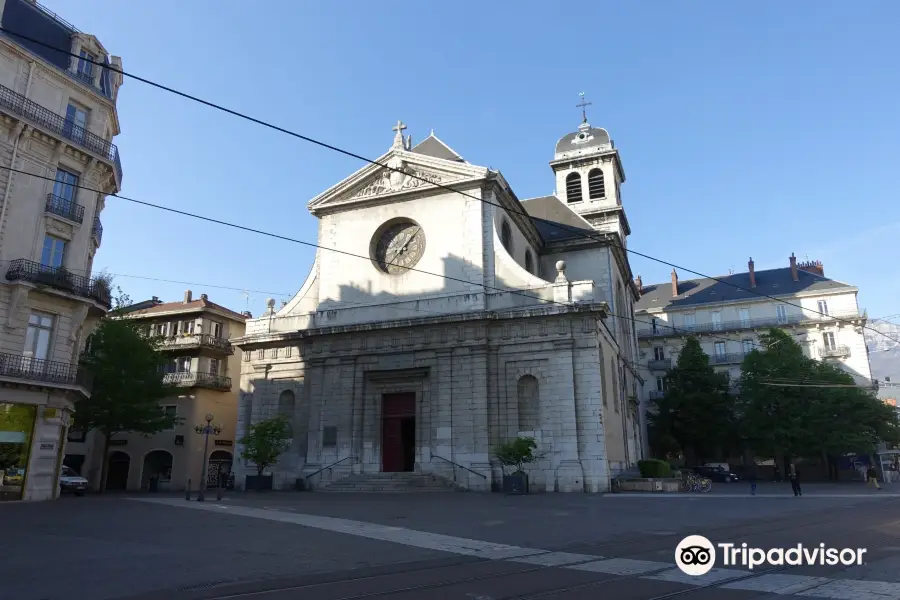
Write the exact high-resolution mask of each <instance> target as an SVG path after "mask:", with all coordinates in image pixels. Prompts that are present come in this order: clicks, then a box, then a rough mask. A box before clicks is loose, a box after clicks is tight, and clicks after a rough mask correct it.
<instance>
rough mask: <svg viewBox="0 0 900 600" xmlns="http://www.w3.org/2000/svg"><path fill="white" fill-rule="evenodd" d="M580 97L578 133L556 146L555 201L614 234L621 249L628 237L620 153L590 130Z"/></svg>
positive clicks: (597, 131) (553, 165)
mask: <svg viewBox="0 0 900 600" xmlns="http://www.w3.org/2000/svg"><path fill="white" fill-rule="evenodd" d="M590 104H591V103H590V102H586V101H585V100H584V94H583V93H582V94H581V103H580V104H578V107H579V108H581V109H582V111H581V115H582V121H581V125H579V126H578V129H577V130H576V131H574V132H572V133H569V134H566V135H564V136H563V137H562V138H561V139H560V140H559V141H558V142H557V143H556V152H555V154H554V156H553V160H552V161H550V167H551V168H552V169H553V172H554V173H555V174H556V197H557V198H559V199H560V200H562V201H563V202H564V203H565V204H566V205H567V206H568V207H569V208H570V209H572V210H573V211H574V212H576V213H578V214H579V215H581V216H582V217H583V218H584V219H586V220H587V221H588V222H589V223H590V224H591V226H593V228H594V229H595V230H596V231H598V232H602V233H616V234H617V235H618V236H619V238H620V241H621V244H622V245H625V242H626V238H627V236H628V235H630V234H631V228H630V227H629V226H628V220H627V219H626V218H625V209H624V208H623V207H622V195H621V194H622V192H621V190H622V183H624V182H625V171H624V170H623V169H622V162H621V160H620V159H619V151H618V150H616V146H615V144H614V143H613V141H612V140H611V139H610V137H609V133H607V131H606V130H605V129H602V128H598V127H591V125H590V123H588V121H587V112H586V110H585V109H586V107H587V106H590Z"/></svg>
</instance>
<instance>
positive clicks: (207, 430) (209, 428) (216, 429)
mask: <svg viewBox="0 0 900 600" xmlns="http://www.w3.org/2000/svg"><path fill="white" fill-rule="evenodd" d="M214 418H215V417H213V415H212V413H206V425H197V426H195V427H194V431H195V432H196V433H198V434H200V435H203V436H206V440H205V441H204V442H203V465H202V466H201V467H200V485H199V486H198V487H199V488H200V493H199V494H197V502H203V500H204V498H203V490H205V489H206V456H207V454H209V434H213V435H219V434H220V433H222V426H221V425H213V424H212V421H213V419H214Z"/></svg>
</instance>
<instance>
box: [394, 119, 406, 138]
mask: <svg viewBox="0 0 900 600" xmlns="http://www.w3.org/2000/svg"><path fill="white" fill-rule="evenodd" d="M404 129H406V125H404V124H403V121H397V124H396V125H394V126H393V127H392V128H391V131H396V132H397V134H398V135H403V130H404Z"/></svg>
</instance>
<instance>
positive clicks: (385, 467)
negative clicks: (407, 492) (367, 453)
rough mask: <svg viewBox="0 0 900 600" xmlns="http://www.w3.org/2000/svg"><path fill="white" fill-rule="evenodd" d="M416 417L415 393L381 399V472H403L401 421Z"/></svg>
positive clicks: (393, 395)
mask: <svg viewBox="0 0 900 600" xmlns="http://www.w3.org/2000/svg"><path fill="white" fill-rule="evenodd" d="M415 415H416V395H415V393H403V394H385V395H384V396H382V398H381V419H382V420H381V470H382V471H385V472H392V473H396V472H400V471H403V470H404V448H403V437H402V425H401V424H402V422H403V419H408V418H410V417H412V418H415Z"/></svg>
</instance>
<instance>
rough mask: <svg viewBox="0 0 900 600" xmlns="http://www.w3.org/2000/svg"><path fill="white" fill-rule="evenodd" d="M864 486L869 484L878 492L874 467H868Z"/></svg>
mask: <svg viewBox="0 0 900 600" xmlns="http://www.w3.org/2000/svg"><path fill="white" fill-rule="evenodd" d="M866 480H867V481H866V485H869V484H870V483H871V484H872V485H874V486H875V489H876V490H880V489H881V486H880V485H878V473H877V472H876V471H875V467H869V470H868V471H866Z"/></svg>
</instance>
